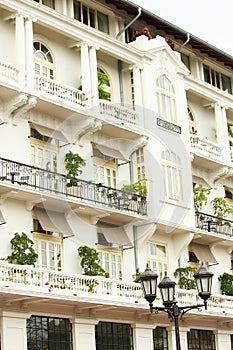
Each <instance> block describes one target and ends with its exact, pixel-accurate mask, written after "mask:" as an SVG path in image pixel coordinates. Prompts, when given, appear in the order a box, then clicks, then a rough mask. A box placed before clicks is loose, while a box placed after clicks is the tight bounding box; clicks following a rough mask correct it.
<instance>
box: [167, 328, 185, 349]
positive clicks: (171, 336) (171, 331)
mask: <svg viewBox="0 0 233 350" xmlns="http://www.w3.org/2000/svg"><path fill="white" fill-rule="evenodd" d="M188 331H189V328H187V327H185V328H184V327H181V326H180V325H179V332H180V347H181V349H182V350H187V349H188V339H187V332H188ZM167 333H168V345H169V350H176V333H175V327H174V325H172V326H171V327H169V328H167Z"/></svg>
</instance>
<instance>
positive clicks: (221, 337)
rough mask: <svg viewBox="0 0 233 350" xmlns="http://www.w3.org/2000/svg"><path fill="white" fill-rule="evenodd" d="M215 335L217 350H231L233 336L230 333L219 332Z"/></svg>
mask: <svg viewBox="0 0 233 350" xmlns="http://www.w3.org/2000/svg"><path fill="white" fill-rule="evenodd" d="M214 333H215V343H216V350H223V349H224V350H231V336H230V334H229V333H230V332H229V331H228V332H227V331H224V330H217V331H215V332H214Z"/></svg>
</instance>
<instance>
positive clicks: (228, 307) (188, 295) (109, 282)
mask: <svg viewBox="0 0 233 350" xmlns="http://www.w3.org/2000/svg"><path fill="white" fill-rule="evenodd" d="M2 287H8V288H7V290H8V291H9V293H10V288H11V287H12V288H14V292H15V290H17V289H18V290H24V291H25V287H26V290H27V292H28V293H30V292H31V291H33V292H38V293H40V292H44V293H46V292H47V293H51V294H60V295H63V297H65V296H70V295H72V296H80V295H81V296H84V295H85V296H86V297H90V298H91V297H92V296H94V297H95V299H96V298H98V297H99V298H100V299H107V300H112V301H113V302H114V301H117V300H118V301H122V302H133V303H135V302H138V301H139V300H140V302H143V303H144V304H147V303H146V302H145V300H144V298H143V293H142V289H141V285H140V284H139V283H134V282H125V281H119V280H113V279H110V278H103V277H100V276H93V277H92V276H85V275H77V274H68V273H63V272H54V271H48V270H46V269H37V268H33V267H31V266H20V265H14V264H8V263H6V262H3V261H2V262H1V263H0V288H2ZM176 300H177V302H178V305H180V306H183V305H197V304H203V300H202V299H200V298H199V297H198V294H197V291H196V290H185V289H180V288H177V289H176ZM154 306H162V302H161V299H160V298H157V300H155V302H154ZM208 312H217V313H221V314H225V313H227V314H231V315H232V314H233V297H231V296H227V295H220V294H212V295H211V297H210V299H209V300H208Z"/></svg>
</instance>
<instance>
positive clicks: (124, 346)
mask: <svg viewBox="0 0 233 350" xmlns="http://www.w3.org/2000/svg"><path fill="white" fill-rule="evenodd" d="M95 339H96V350H110V349H111V350H133V334H132V328H131V325H130V324H124V323H111V322H99V324H98V325H96V326H95Z"/></svg>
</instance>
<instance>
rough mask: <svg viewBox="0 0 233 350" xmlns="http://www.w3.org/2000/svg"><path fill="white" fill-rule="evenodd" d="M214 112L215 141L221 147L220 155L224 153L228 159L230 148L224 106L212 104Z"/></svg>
mask: <svg viewBox="0 0 233 350" xmlns="http://www.w3.org/2000/svg"><path fill="white" fill-rule="evenodd" d="M214 113H215V125H216V128H215V129H216V136H217V142H218V144H219V146H220V147H221V148H223V152H222V155H223V154H224V155H225V154H226V156H225V157H227V159H225V160H228V161H230V148H229V139H228V129H227V119H226V110H225V108H224V107H222V106H220V105H219V104H218V103H215V105H214Z"/></svg>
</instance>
